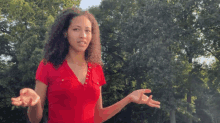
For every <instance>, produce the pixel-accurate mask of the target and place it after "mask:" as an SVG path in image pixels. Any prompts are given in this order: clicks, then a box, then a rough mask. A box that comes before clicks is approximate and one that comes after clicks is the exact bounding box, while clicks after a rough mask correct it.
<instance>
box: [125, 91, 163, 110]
mask: <svg viewBox="0 0 220 123" xmlns="http://www.w3.org/2000/svg"><path fill="white" fill-rule="evenodd" d="M144 93H151V90H150V89H139V90H135V91H133V92H132V93H130V94H129V95H128V96H129V97H130V100H131V102H133V103H137V104H147V105H148V106H150V107H157V108H160V102H158V101H155V100H153V99H152V95H150V96H149V97H148V96H146V95H145V94H144Z"/></svg>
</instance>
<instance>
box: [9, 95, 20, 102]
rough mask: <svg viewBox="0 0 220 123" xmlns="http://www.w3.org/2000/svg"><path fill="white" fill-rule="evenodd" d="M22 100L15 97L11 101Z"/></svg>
mask: <svg viewBox="0 0 220 123" xmlns="http://www.w3.org/2000/svg"><path fill="white" fill-rule="evenodd" d="M20 100H21V97H20V96H19V97H15V98H13V97H12V98H11V101H20Z"/></svg>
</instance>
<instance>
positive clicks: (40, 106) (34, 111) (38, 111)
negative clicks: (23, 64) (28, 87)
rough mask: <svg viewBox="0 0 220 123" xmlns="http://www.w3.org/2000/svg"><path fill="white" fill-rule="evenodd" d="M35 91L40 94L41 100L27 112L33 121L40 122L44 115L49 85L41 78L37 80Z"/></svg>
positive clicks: (34, 122)
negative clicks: (41, 80)
mask: <svg viewBox="0 0 220 123" xmlns="http://www.w3.org/2000/svg"><path fill="white" fill-rule="evenodd" d="M35 92H36V93H37V94H38V95H39V96H40V101H39V102H38V103H37V105H35V106H29V107H28V113H27V114H28V118H29V120H30V122H31V123H39V122H40V121H41V119H42V117H43V110H44V103H45V98H46V92H47V85H45V84H44V83H42V82H40V81H39V80H36V86H35Z"/></svg>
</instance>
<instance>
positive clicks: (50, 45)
mask: <svg viewBox="0 0 220 123" xmlns="http://www.w3.org/2000/svg"><path fill="white" fill-rule="evenodd" d="M80 15H83V16H85V17H87V18H88V19H89V20H90V22H91V24H92V30H91V32H92V39H91V42H90V44H89V46H88V48H87V49H86V51H85V60H86V62H87V63H88V62H90V63H91V64H92V65H95V66H96V65H101V66H102V67H103V62H102V60H101V43H100V31H99V26H98V22H97V21H96V19H95V17H94V16H93V15H92V14H90V13H89V12H88V11H81V10H79V9H78V8H75V7H73V8H68V9H66V10H64V11H63V12H61V13H60V14H59V15H58V16H57V17H56V19H55V21H54V23H53V24H52V26H51V28H50V29H49V31H48V35H47V37H46V44H45V47H44V59H43V61H44V63H45V64H46V63H47V62H51V63H52V64H53V66H54V67H55V68H58V67H59V66H60V65H61V64H62V63H63V61H64V59H65V58H66V55H67V54H68V52H69V45H70V44H69V42H68V40H67V38H65V37H64V32H65V31H67V30H68V28H69V25H70V24H71V20H72V19H73V18H75V17H77V16H80Z"/></svg>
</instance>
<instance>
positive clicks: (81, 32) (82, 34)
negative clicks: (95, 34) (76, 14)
mask: <svg viewBox="0 0 220 123" xmlns="http://www.w3.org/2000/svg"><path fill="white" fill-rule="evenodd" d="M80 37H82V38H85V37H86V32H85V31H84V30H82V31H80Z"/></svg>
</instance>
